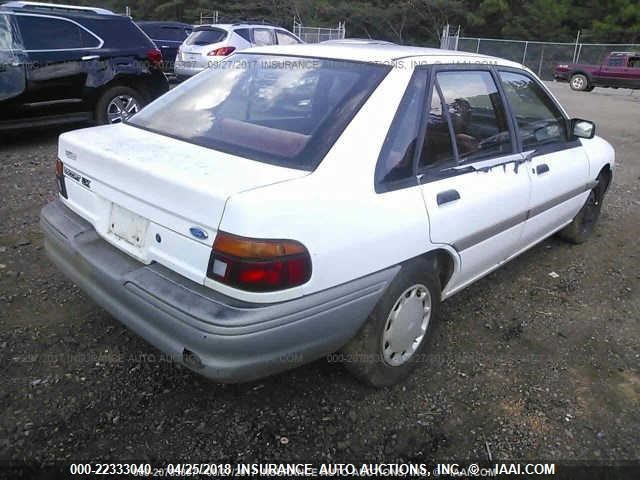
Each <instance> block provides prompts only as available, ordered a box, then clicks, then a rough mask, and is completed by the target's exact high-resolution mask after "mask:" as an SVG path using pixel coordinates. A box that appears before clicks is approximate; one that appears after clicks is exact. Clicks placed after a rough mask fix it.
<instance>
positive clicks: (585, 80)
mask: <svg viewBox="0 0 640 480" xmlns="http://www.w3.org/2000/svg"><path fill="white" fill-rule="evenodd" d="M553 78H555V79H556V80H557V81H560V82H569V85H570V86H571V88H572V89H573V90H580V91H586V92H590V91H591V90H593V89H594V88H595V87H613V88H639V89H640V53H639V52H611V53H610V54H609V55H607V56H606V57H604V61H603V62H602V65H585V64H582V63H569V64H562V65H556V68H555V72H554V74H553Z"/></svg>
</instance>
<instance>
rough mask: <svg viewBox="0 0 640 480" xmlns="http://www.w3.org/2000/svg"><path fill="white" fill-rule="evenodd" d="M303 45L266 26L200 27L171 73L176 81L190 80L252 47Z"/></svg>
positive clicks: (182, 49)
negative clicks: (225, 58)
mask: <svg viewBox="0 0 640 480" xmlns="http://www.w3.org/2000/svg"><path fill="white" fill-rule="evenodd" d="M298 43H302V40H300V39H299V38H298V37H296V36H295V35H294V34H293V33H291V32H289V31H288V30H285V29H284V28H280V27H274V26H272V25H265V24H253V23H233V24H213V25H200V26H197V27H195V28H194V30H193V32H192V33H191V35H189V37H188V38H187V39H186V40H185V41H184V43H183V44H182V46H181V47H180V49H179V50H178V56H177V58H176V63H175V68H174V71H175V73H176V75H177V76H178V77H182V78H185V77H191V76H193V75H195V74H196V73H200V72H201V71H203V70H205V69H206V68H208V67H210V66H211V65H213V63H214V62H217V61H219V60H221V59H222V58H224V57H226V56H228V55H230V54H232V53H233V52H238V51H240V50H244V49H246V48H249V47H253V46H265V45H294V44H298Z"/></svg>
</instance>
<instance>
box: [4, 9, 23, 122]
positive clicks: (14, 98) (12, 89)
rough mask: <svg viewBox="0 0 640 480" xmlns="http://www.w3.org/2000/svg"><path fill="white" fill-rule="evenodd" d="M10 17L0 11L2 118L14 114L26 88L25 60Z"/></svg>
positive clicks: (12, 116)
mask: <svg viewBox="0 0 640 480" xmlns="http://www.w3.org/2000/svg"><path fill="white" fill-rule="evenodd" d="M12 17H13V16H12V15H9V14H5V13H0V110H1V111H2V112H3V115H2V116H3V117H4V118H2V120H10V119H12V118H14V117H15V116H16V114H17V112H18V111H19V110H20V105H21V103H22V101H23V100H24V98H23V97H24V94H25V89H26V60H25V58H24V52H23V51H22V49H21V45H20V39H19V37H18V31H17V29H16V28H15V25H14V23H13V21H12ZM0 121H1V120H0Z"/></svg>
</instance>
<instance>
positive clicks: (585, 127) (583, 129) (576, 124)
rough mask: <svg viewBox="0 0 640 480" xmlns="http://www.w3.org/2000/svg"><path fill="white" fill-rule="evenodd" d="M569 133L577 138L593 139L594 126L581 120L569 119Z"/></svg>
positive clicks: (587, 121)
mask: <svg viewBox="0 0 640 480" xmlns="http://www.w3.org/2000/svg"><path fill="white" fill-rule="evenodd" d="M571 133H572V134H573V136H574V137H577V138H593V137H594V136H595V134H596V124H595V123H593V122H590V121H589V120H582V119H581V118H573V119H571Z"/></svg>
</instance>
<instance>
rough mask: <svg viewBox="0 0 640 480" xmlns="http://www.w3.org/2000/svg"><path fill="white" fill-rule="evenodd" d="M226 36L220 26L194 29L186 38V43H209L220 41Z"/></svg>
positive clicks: (196, 44)
mask: <svg viewBox="0 0 640 480" xmlns="http://www.w3.org/2000/svg"><path fill="white" fill-rule="evenodd" d="M225 38H227V32H226V30H222V29H220V28H207V29H201V28H199V29H196V30H194V31H193V32H192V33H191V35H189V37H188V38H187V40H186V41H185V43H186V44H187V45H195V46H198V45H210V44H212V43H219V42H222V41H223V40H224V39H225Z"/></svg>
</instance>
